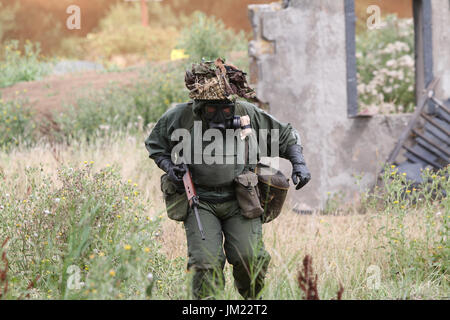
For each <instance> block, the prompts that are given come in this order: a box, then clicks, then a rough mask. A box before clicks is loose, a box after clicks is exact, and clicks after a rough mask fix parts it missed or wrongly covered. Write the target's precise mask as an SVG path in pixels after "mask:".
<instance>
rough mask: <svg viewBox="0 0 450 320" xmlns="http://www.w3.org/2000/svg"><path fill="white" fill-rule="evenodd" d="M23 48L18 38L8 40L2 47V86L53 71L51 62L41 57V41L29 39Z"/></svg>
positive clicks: (0, 51) (0, 79)
mask: <svg viewBox="0 0 450 320" xmlns="http://www.w3.org/2000/svg"><path fill="white" fill-rule="evenodd" d="M23 50H24V52H22V51H21V50H20V46H19V41H17V40H12V41H7V42H6V43H5V44H4V45H3V47H2V48H1V49H0V88H1V87H7V86H11V85H13V84H15V83H17V82H20V81H33V80H37V79H39V78H41V77H43V76H45V75H47V74H48V73H49V72H50V71H51V67H50V64H49V63H46V62H43V61H42V59H41V57H40V52H41V49H40V45H39V43H36V44H33V43H31V42H29V41H27V42H26V43H25V45H24V48H23Z"/></svg>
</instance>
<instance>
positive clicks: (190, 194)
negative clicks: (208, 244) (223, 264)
mask: <svg viewBox="0 0 450 320" xmlns="http://www.w3.org/2000/svg"><path fill="white" fill-rule="evenodd" d="M182 167H183V168H184V170H185V172H186V173H185V174H184V176H183V184H184V189H185V190H186V195H187V198H188V201H189V207H190V208H191V209H192V210H194V214H195V218H196V219H197V224H198V229H199V230H200V234H201V236H202V240H205V233H204V231H203V226H202V222H201V221H200V216H199V215H198V205H199V199H198V196H197V192H196V191H195V188H194V182H193V181H192V175H191V172H190V171H189V168H188V166H187V165H186V163H183V164H182Z"/></svg>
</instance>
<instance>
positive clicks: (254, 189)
mask: <svg viewBox="0 0 450 320" xmlns="http://www.w3.org/2000/svg"><path fill="white" fill-rule="evenodd" d="M234 182H235V191H236V198H237V201H238V203H239V207H240V208H241V214H242V215H243V216H244V217H246V218H249V219H253V218H257V217H260V216H261V215H262V214H263V213H264V210H263V208H262V207H261V203H260V199H259V191H258V176H257V175H256V173H254V172H252V171H246V172H244V173H242V174H240V175H239V176H237V177H236V178H235V179H234Z"/></svg>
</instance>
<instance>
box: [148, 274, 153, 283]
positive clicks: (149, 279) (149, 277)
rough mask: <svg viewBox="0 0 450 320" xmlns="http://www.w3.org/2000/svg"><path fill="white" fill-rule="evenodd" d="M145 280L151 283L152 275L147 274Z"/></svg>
mask: <svg viewBox="0 0 450 320" xmlns="http://www.w3.org/2000/svg"><path fill="white" fill-rule="evenodd" d="M147 280H148V281H150V282H152V281H153V274H152V273H149V274H148V275H147Z"/></svg>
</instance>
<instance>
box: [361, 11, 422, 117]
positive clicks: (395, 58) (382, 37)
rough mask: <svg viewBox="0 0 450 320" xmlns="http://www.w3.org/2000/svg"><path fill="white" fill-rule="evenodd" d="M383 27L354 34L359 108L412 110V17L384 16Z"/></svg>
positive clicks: (413, 74) (387, 111) (413, 65)
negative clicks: (384, 24) (355, 35)
mask: <svg viewBox="0 0 450 320" xmlns="http://www.w3.org/2000/svg"><path fill="white" fill-rule="evenodd" d="M384 22H385V23H386V26H384V27H382V28H381V29H376V30H367V29H366V31H365V32H361V33H360V34H358V35H357V37H356V46H357V48H356V58H357V68H358V97H359V104H360V109H361V110H364V109H367V108H369V109H372V110H373V111H377V112H380V113H398V112H412V111H413V110H414V107H415V88H414V82H415V80H414V79H415V72H414V70H415V62H414V25H413V21H412V19H398V18H397V17H396V16H395V15H390V16H387V17H386V18H384Z"/></svg>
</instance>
